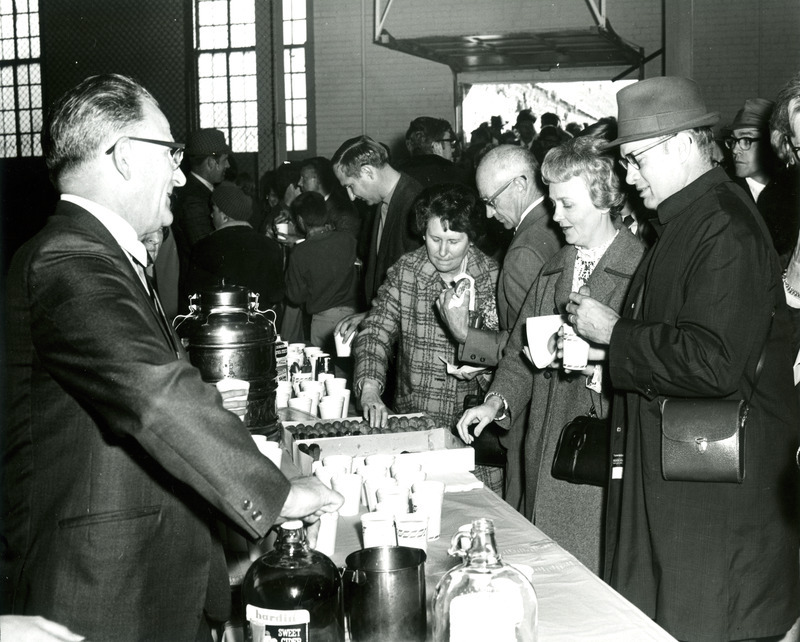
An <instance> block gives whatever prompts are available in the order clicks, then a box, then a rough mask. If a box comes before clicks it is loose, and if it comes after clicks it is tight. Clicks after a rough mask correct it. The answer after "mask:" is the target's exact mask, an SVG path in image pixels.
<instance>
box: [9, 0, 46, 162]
mask: <svg viewBox="0 0 800 642" xmlns="http://www.w3.org/2000/svg"><path fill="white" fill-rule="evenodd" d="M0 51H1V53H0V98H2V100H0V157H2V158H16V157H22V156H41V155H42V145H41V141H40V138H39V136H40V133H41V130H42V121H43V118H42V72H41V46H40V40H39V1H38V0H0Z"/></svg>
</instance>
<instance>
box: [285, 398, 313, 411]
mask: <svg viewBox="0 0 800 642" xmlns="http://www.w3.org/2000/svg"><path fill="white" fill-rule="evenodd" d="M313 401H314V400H313V399H312V398H311V396H306V397H293V398H291V399H289V408H294V409H295V410H302V411H303V412H305V413H308V414H310V413H311V404H312V402H313Z"/></svg>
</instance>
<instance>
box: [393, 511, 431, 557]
mask: <svg viewBox="0 0 800 642" xmlns="http://www.w3.org/2000/svg"><path fill="white" fill-rule="evenodd" d="M394 523H395V528H396V530H397V545H398V546H413V547H414V548H421V549H422V550H423V551H427V550H428V517H427V516H426V515H421V514H416V513H410V514H408V515H395V518H394Z"/></svg>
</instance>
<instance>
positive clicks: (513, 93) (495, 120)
mask: <svg viewBox="0 0 800 642" xmlns="http://www.w3.org/2000/svg"><path fill="white" fill-rule="evenodd" d="M634 82H636V81H635V80H620V81H616V82H612V81H610V80H603V81H584V82H558V83H550V82H547V83H476V84H473V85H470V86H469V87H468V88H467V89H466V91H465V94H464V99H463V102H462V112H461V113H462V129H463V135H464V142H465V143H466V144H469V142H470V139H471V136H472V134H473V132H475V131H476V130H480V129H481V128H488V127H491V126H492V125H495V127H497V126H498V125H499V126H500V130H499V132H498V131H497V129H495V131H494V134H495V136H494V137H495V138H497V136H496V134H497V133H500V134H501V136H505V138H506V139H508V138H510V137H513V136H515V135H517V132H515V131H514V125H515V122H516V119H517V113H518V112H520V111H521V110H523V109H529V110H530V112H531V114H533V115H534V116H536V123H535V129H536V131H537V132H538V130H539V128H540V127H541V116H542V114H545V113H548V112H550V113H553V114H556V115H557V116H558V117H559V118H560V120H561V127H562V128H564V129H565V130H567V131H569V130H570V129H575V130H576V131H579V130H580V129H583V128H584V127H585V126H586V125H590V124H592V123H594V122H596V121H597V120H598V119H600V118H603V117H605V116H614V117H616V115H617V103H616V99H615V96H616V93H617V92H618V91H619V90H620V89H622V88H623V87H625V86H626V85H630V84H631V83H634ZM501 140H502V138H501Z"/></svg>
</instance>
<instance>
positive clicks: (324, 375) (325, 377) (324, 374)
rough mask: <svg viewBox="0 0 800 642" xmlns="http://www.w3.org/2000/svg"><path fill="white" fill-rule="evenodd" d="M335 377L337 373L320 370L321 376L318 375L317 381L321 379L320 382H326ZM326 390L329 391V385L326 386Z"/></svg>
mask: <svg viewBox="0 0 800 642" xmlns="http://www.w3.org/2000/svg"><path fill="white" fill-rule="evenodd" d="M334 378H336V375H335V374H333V373H332V372H320V373H319V376H318V377H317V381H319V382H320V383H324V382H325V381H329V380H330V379H334ZM325 391H326V392H327V387H326V388H325ZM328 394H330V393H328Z"/></svg>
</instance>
